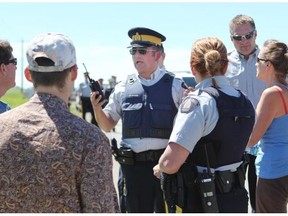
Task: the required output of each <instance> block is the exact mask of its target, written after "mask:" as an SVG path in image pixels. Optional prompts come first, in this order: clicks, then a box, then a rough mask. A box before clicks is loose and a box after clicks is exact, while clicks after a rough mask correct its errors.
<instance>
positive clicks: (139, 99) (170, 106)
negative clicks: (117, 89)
mask: <svg viewBox="0 0 288 216" xmlns="http://www.w3.org/2000/svg"><path fill="white" fill-rule="evenodd" d="M173 79H174V77H173V76H172V75H170V74H168V73H166V74H165V75H164V76H163V77H162V78H161V79H160V80H159V81H158V82H157V83H156V84H154V85H153V86H144V85H142V84H141V83H140V82H139V81H138V80H137V79H136V78H135V76H134V78H133V77H128V79H127V83H126V87H125V93H124V101H123V103H122V110H123V117H122V133H123V138H139V137H140V138H144V137H151V138H163V139H168V138H169V136H170V134H171V132H172V128H173V121H174V117H175V115H176V113H177V108H176V106H175V104H174V101H173V97H172V83H173Z"/></svg>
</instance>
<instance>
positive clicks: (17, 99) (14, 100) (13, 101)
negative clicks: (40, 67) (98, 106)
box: [1, 87, 81, 117]
mask: <svg viewBox="0 0 288 216" xmlns="http://www.w3.org/2000/svg"><path fill="white" fill-rule="evenodd" d="M1 100H2V101H4V102H5V103H7V104H8V105H9V106H10V107H11V108H12V109H13V108H15V107H17V106H20V105H21V104H23V103H25V102H27V101H28V100H29V98H26V97H25V96H24V94H23V93H22V92H21V89H20V88H19V87H14V88H12V89H9V90H8V91H7V92H6V94H5V95H4V96H3V97H2V98H1ZM70 112H71V113H73V114H74V115H77V116H79V117H81V112H79V111H78V110H76V107H75V101H71V106H70Z"/></svg>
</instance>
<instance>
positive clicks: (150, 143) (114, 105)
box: [104, 68, 185, 153]
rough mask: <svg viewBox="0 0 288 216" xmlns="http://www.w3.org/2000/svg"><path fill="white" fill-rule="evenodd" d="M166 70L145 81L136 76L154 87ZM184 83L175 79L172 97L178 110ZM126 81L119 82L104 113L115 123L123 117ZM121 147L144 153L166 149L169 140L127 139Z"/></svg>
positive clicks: (144, 83)
mask: <svg viewBox="0 0 288 216" xmlns="http://www.w3.org/2000/svg"><path fill="white" fill-rule="evenodd" d="M165 73H167V72H166V71H165V70H162V69H160V68H157V70H156V71H155V72H154V73H153V74H152V75H151V79H149V80H148V79H144V78H142V77H140V76H139V75H138V76H136V77H137V79H138V80H139V82H140V83H141V84H143V85H145V86H152V85H154V84H155V83H157V82H158V81H159V80H160V79H161V78H162V77H163V76H164V74H165ZM182 82H183V81H182V80H181V79H180V78H176V77H175V78H174V80H173V83H172V97H173V100H174V103H175V106H176V107H177V108H178V107H179V105H180V103H181V101H182V97H183V93H184V90H185V89H183V88H182V87H181V83H182ZM125 86H126V80H125V81H122V82H119V83H118V84H117V85H116V86H115V90H114V92H113V93H112V94H111V95H110V98H109V102H108V104H107V105H106V106H105V108H104V111H105V112H106V113H108V114H109V115H110V116H111V118H112V119H113V120H114V121H119V120H120V119H121V117H122V102H123V100H124V92H125ZM120 144H121V145H123V146H127V147H130V148H131V149H132V150H133V151H134V152H136V153H138V152H143V151H148V150H157V149H164V148H166V146H167V144H168V139H159V138H127V139H123V138H122V140H121V142H120Z"/></svg>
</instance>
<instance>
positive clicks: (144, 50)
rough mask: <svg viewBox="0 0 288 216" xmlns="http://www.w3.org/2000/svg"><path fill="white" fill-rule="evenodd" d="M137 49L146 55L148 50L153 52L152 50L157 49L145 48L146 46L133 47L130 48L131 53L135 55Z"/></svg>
mask: <svg viewBox="0 0 288 216" xmlns="http://www.w3.org/2000/svg"><path fill="white" fill-rule="evenodd" d="M137 51H138V53H140V54H141V55H146V53H147V52H151V51H153V52H155V51H156V50H147V48H144V47H141V48H136V47H133V48H131V49H130V50H129V52H130V54H131V55H135V54H136V52H137Z"/></svg>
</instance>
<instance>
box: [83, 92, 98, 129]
mask: <svg viewBox="0 0 288 216" xmlns="http://www.w3.org/2000/svg"><path fill="white" fill-rule="evenodd" d="M81 103H82V118H83V119H85V120H86V118H85V116H86V113H87V112H88V113H91V115H92V119H91V123H92V124H94V125H96V126H97V127H98V123H97V122H96V118H95V115H94V111H93V106H92V104H91V101H90V98H89V97H81Z"/></svg>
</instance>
